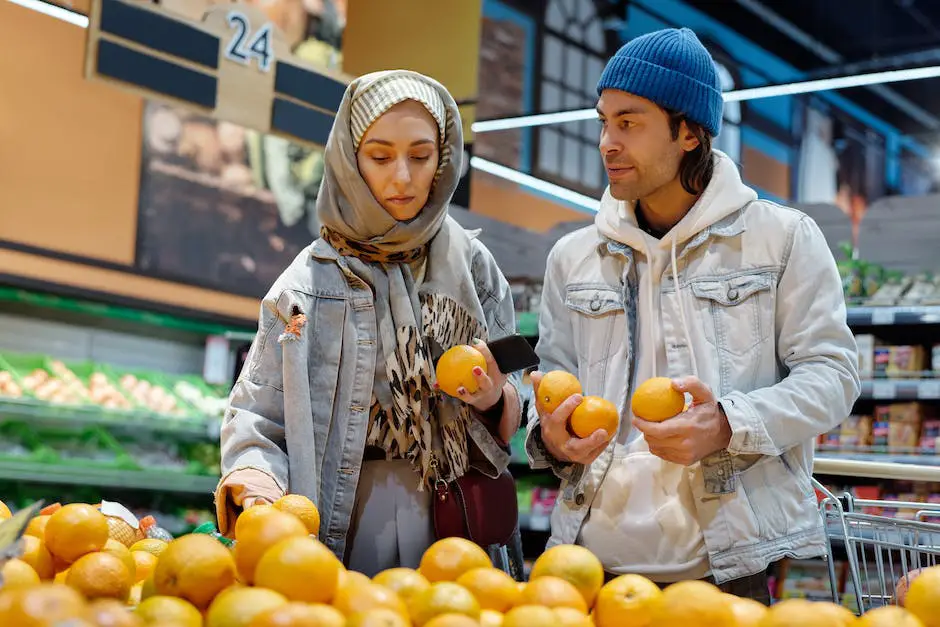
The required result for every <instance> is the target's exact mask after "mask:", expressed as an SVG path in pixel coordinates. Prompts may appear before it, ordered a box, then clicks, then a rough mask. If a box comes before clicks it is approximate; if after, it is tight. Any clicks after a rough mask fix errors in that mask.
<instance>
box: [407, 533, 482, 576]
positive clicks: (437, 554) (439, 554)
mask: <svg viewBox="0 0 940 627" xmlns="http://www.w3.org/2000/svg"><path fill="white" fill-rule="evenodd" d="M492 566H493V562H492V561H491V560H490V557H489V555H487V554H486V551H484V550H483V549H481V548H480V547H479V545H477V544H475V543H473V542H471V541H470V540H466V539H464V538H444V539H442V540H438V541H437V542H435V543H434V544H432V545H431V546H430V547H428V549H427V550H426V551H425V552H424V555H422V556H421V564H420V565H419V566H418V572H420V573H421V574H422V575H424V576H425V577H426V578H427V580H428V581H430V582H431V583H435V582H437V581H457V579H458V578H459V577H460V576H461V575H462V574H464V573H465V572H467V571H468V570H473V569H474V568H490V567H492Z"/></svg>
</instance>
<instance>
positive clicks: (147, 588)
mask: <svg viewBox="0 0 940 627" xmlns="http://www.w3.org/2000/svg"><path fill="white" fill-rule="evenodd" d="M154 571H156V569H154ZM155 596H157V586H156V584H155V583H154V581H153V575H152V574H151V575H150V576H149V577H147V578H146V579H144V580H143V581H142V582H141V584H140V600H141V601H146V600H147V599H149V598H150V597H155Z"/></svg>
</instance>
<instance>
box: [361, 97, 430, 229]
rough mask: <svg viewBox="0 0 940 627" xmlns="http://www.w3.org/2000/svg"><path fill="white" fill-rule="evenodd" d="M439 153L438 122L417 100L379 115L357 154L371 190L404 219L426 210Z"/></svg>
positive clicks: (397, 218)
mask: <svg viewBox="0 0 940 627" xmlns="http://www.w3.org/2000/svg"><path fill="white" fill-rule="evenodd" d="M439 158H440V152H439V149H438V127H437V123H436V122H435V121H434V118H433V117H431V114H430V113H428V110H427V109H425V107H424V105H422V104H421V103H419V102H416V101H414V100H406V101H404V102H401V103H399V104H397V105H395V106H394V107H392V108H391V109H389V110H388V111H386V112H385V113H384V114H383V115H382V117H380V118H379V119H378V120H376V121H375V122H374V123H373V124H372V126H370V127H369V129H368V130H367V131H366V134H365V135H363V137H362V141H361V142H360V143H359V152H358V153H357V154H356V160H357V161H358V163H359V172H360V173H361V174H362V178H364V179H365V181H366V184H368V186H369V189H370V190H372V195H373V196H375V199H376V200H377V201H379V204H381V205H382V207H383V208H384V209H385V210H386V211H387V212H388V213H389V215H391V216H392V217H393V218H395V219H396V220H398V221H400V222H404V221H407V220H411V219H412V218H414V217H415V216H416V215H418V214H419V213H421V210H422V209H423V208H424V205H425V204H426V203H427V201H428V195H429V194H430V193H431V185H432V183H433V182H434V174H435V172H437V167H438V161H439Z"/></svg>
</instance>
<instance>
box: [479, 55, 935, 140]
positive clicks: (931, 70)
mask: <svg viewBox="0 0 940 627" xmlns="http://www.w3.org/2000/svg"><path fill="white" fill-rule="evenodd" d="M936 77H940V65H930V66H927V67H919V68H909V69H905V70H891V71H888V72H873V73H870V74H856V75H854V76H839V77H835V78H821V79H818V80H812V81H802V82H797V83H785V84H783V85H767V86H766V87H752V88H749V89H737V90H734V91H726V92H724V94H722V96H723V97H724V100H725V102H741V101H745V100H757V99H760V98H774V97H776V96H793V95H796V94H808V93H812V92H817V91H828V90H832V89H848V88H851V87H863V86H865V85H881V84H884V83H898V82H902V81H916V80H923V79H925V78H936ZM595 117H597V112H596V111H595V110H594V109H576V110H573V111H559V112H557V113H539V114H534V115H523V116H519V117H514V118H504V119H502V120H483V121H480V122H474V123H473V124H472V125H471V126H470V129H471V130H472V131H473V132H474V133H488V132H492V131H504V130H507V129H512V128H526V127H530V126H545V125H548V124H564V123H565V122H577V121H580V120H589V119H592V118H595Z"/></svg>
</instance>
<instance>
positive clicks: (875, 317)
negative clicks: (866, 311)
mask: <svg viewBox="0 0 940 627" xmlns="http://www.w3.org/2000/svg"><path fill="white" fill-rule="evenodd" d="M871 323H872V324H894V309H891V308H890V307H876V308H874V309H872V312H871Z"/></svg>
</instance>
